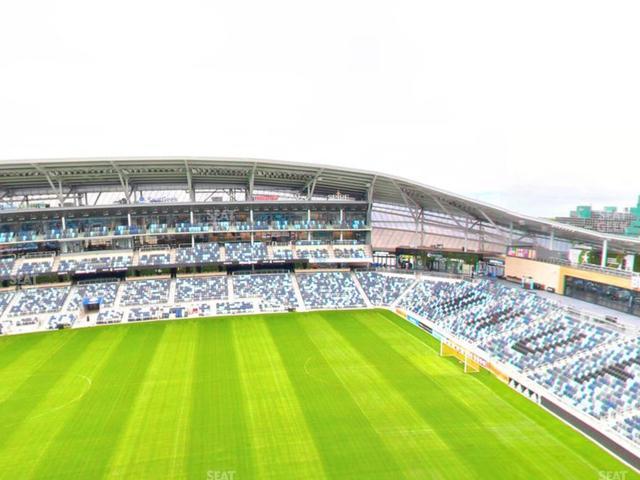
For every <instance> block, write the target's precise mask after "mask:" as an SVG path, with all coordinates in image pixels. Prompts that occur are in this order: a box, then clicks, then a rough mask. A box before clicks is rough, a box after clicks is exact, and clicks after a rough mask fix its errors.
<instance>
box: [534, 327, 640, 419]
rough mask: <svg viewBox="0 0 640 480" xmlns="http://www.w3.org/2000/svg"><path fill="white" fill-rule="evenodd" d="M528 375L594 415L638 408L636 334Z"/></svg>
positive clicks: (639, 349) (639, 356) (639, 342)
mask: <svg viewBox="0 0 640 480" xmlns="http://www.w3.org/2000/svg"><path fill="white" fill-rule="evenodd" d="M532 378H533V379H535V380H536V381H537V382H538V383H540V384H542V385H543V386H545V387H546V388H549V389H550V390H551V391H553V392H554V393H555V394H556V395H559V396H561V397H564V398H565V399H567V400H568V401H569V402H570V403H572V404H573V405H574V406H575V407H576V408H578V409H580V410H582V411H584V412H585V413H588V414H589V415H592V416H594V417H596V418H602V417H604V416H607V415H609V414H611V413H616V412H620V411H623V410H627V409H630V408H636V409H637V408H640V338H634V339H632V340H628V341H625V342H614V343H609V344H606V345H605V346H603V347H602V348H599V349H597V350H594V351H593V352H591V353H589V354H588V355H585V356H583V357H581V358H580V360H579V361H575V362H573V361H572V362H560V363H559V364H557V365H552V366H551V367H550V368H548V369H546V370H544V371H541V372H534V373H533V374H532Z"/></svg>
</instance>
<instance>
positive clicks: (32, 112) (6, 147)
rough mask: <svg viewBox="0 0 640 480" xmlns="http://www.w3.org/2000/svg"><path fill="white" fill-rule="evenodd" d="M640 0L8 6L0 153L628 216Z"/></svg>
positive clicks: (1, 60)
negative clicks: (222, 168) (340, 179)
mask: <svg viewBox="0 0 640 480" xmlns="http://www.w3.org/2000/svg"><path fill="white" fill-rule="evenodd" d="M639 4H640V2H637V1H629V2H604V1H601V2H591V1H584V0H583V1H576V2H564V1H559V0H554V1H550V2H546V1H538V2H517V1H513V0H509V1H503V2H496V1H477V0H474V1H468V2H465V1H442V0H440V1H435V2H428V1H416V2H405V1H393V2H380V3H377V2H372V1H362V2H355V1H353V2H349V1H344V0H343V1H335V2H334V1H327V0H323V1H322V2H314V3H311V2H304V1H300V0H298V1H291V2H283V1H268V2H267V1H255V2H249V1H238V0H228V1H224V2H217V1H212V0H208V1H205V0H202V1H192V0H188V1H187V0H180V1H177V0H176V1H173V2H164V1H158V0H154V1H132V0H128V1H114V0H110V1H103V2H92V1H88V0H81V1H52V0H47V1H35V0H34V1H24V2H19V1H13V2H11V1H5V2H1V3H0V158H2V159H15V158H42V157H69V156H73V157H78V156H106V155H108V156H125V155H126V156H136V155H163V156H164V155H206V156H240V157H257V158H271V159H280V160H291V161H302V162H319V163H326V164H335V165H343V166H350V167H355V168H364V169H373V170H379V171H382V172H388V173H393V174H396V175H400V176H404V177H408V178H412V179H416V180H419V181H421V182H423V183H426V184H430V185H433V186H436V187H440V188H444V189H447V190H451V191H454V192H457V193H460V194H464V195H467V196H470V197H474V198H478V199H481V200H485V201H489V202H491V203H495V204H498V205H502V206H505V207H508V208H510V209H512V210H516V211H520V212H523V213H529V214H534V215H541V216H551V215H559V214H564V213H568V211H569V209H570V208H571V207H572V206H575V205H576V204H582V203H587V204H594V206H602V205H605V204H606V205H608V204H612V205H618V206H629V205H631V204H635V203H636V197H637V196H638V194H640V28H638V25H639V23H640V6H639Z"/></svg>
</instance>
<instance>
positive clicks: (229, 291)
mask: <svg viewBox="0 0 640 480" xmlns="http://www.w3.org/2000/svg"><path fill="white" fill-rule="evenodd" d="M221 248H224V247H221ZM227 299H228V300H229V301H230V302H231V301H232V300H235V299H236V295H235V293H234V292H233V279H232V278H231V275H227Z"/></svg>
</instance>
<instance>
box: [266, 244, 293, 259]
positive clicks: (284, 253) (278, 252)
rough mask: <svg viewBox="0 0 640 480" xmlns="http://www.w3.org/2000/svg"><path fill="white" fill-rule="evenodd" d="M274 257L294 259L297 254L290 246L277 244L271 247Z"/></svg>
mask: <svg viewBox="0 0 640 480" xmlns="http://www.w3.org/2000/svg"><path fill="white" fill-rule="evenodd" d="M271 252H272V257H273V258H274V259H275V260H293V258H294V257H295V254H294V253H293V248H292V247H290V246H283V245H277V246H273V247H271Z"/></svg>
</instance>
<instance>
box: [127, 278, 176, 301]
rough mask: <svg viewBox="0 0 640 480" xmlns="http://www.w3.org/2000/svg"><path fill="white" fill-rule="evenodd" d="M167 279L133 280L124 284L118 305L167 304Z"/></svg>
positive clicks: (168, 282) (168, 283) (168, 284)
mask: <svg viewBox="0 0 640 480" xmlns="http://www.w3.org/2000/svg"><path fill="white" fill-rule="evenodd" d="M169 286H170V281H169V280H168V279H149V280H133V281H130V282H126V283H125V284H124V285H123V286H122V287H121V288H123V289H124V291H123V292H122V296H121V298H120V305H152V304H159V303H167V300H168V299H169Z"/></svg>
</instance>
